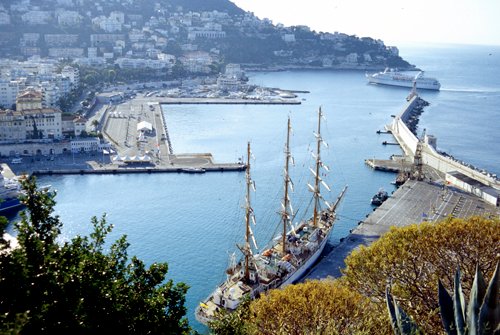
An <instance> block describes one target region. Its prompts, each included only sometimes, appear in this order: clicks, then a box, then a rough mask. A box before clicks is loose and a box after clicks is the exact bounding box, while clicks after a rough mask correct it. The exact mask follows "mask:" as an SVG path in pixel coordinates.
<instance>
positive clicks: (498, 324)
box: [386, 262, 500, 335]
mask: <svg viewBox="0 0 500 335" xmlns="http://www.w3.org/2000/svg"><path fill="white" fill-rule="evenodd" d="M499 264H500V263H499V262H497V265H496V268H495V272H494V274H493V276H492V277H491V280H490V282H489V284H488V286H486V282H485V281H484V278H483V275H482V274H481V271H480V270H479V265H478V266H476V275H475V276H474V282H473V284H472V288H471V290H470V296H469V301H468V304H467V303H466V302H465V296H464V294H463V292H462V284H461V281H460V269H457V272H456V273H455V283H454V287H453V294H452V295H450V293H449V292H448V290H446V288H445V287H444V286H443V284H442V283H441V281H440V280H439V292H438V297H439V310H440V314H441V320H442V321H443V327H444V330H445V331H446V334H448V335H493V334H499V333H500V302H499V298H500V297H499V292H500V290H499V286H500V272H499V268H498V266H499ZM386 301H387V309H388V311H389V315H390V318H391V325H392V328H393V330H394V334H396V335H415V334H420V330H419V327H418V325H416V324H415V323H414V322H413V320H411V318H410V317H408V315H407V314H406V313H405V311H404V310H403V309H402V308H401V307H400V306H399V304H398V302H397V300H396V299H394V298H393V297H392V295H391V294H390V293H389V287H388V288H387V293H386Z"/></svg>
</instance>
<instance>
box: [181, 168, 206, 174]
mask: <svg viewBox="0 0 500 335" xmlns="http://www.w3.org/2000/svg"><path fill="white" fill-rule="evenodd" d="M182 172H186V173H205V172H206V170H205V169H204V168H184V169H182Z"/></svg>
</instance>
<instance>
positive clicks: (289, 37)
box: [281, 34, 295, 43]
mask: <svg viewBox="0 0 500 335" xmlns="http://www.w3.org/2000/svg"><path fill="white" fill-rule="evenodd" d="M281 39H282V40H283V41H285V42H287V43H292V42H295V34H284V35H283V36H281Z"/></svg>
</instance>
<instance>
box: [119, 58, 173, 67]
mask: <svg viewBox="0 0 500 335" xmlns="http://www.w3.org/2000/svg"><path fill="white" fill-rule="evenodd" d="M174 63H175V59H174V62H172V61H171V59H170V58H165V59H144V58H125V57H122V58H118V59H117V60H116V61H115V64H117V65H118V66H119V67H120V68H122V69H143V68H149V69H157V70H159V69H164V68H171V67H172V66H173V65H174Z"/></svg>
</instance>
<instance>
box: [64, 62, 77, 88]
mask: <svg viewBox="0 0 500 335" xmlns="http://www.w3.org/2000/svg"><path fill="white" fill-rule="evenodd" d="M61 74H62V75H63V76H64V77H67V78H69V80H70V82H71V86H72V87H73V88H76V87H78V85H80V70H78V68H77V67H72V66H69V65H66V66H65V67H64V68H63V69H62V71H61Z"/></svg>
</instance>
